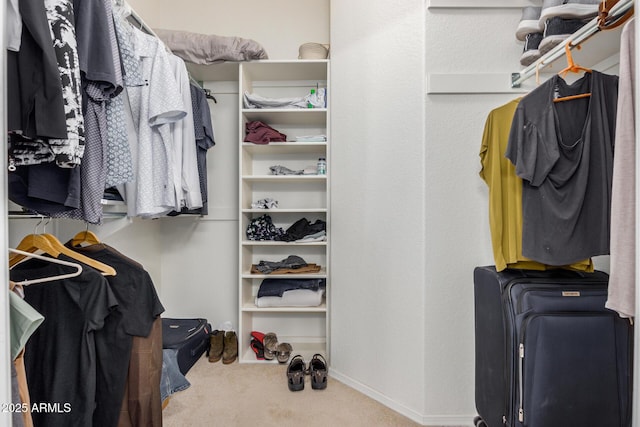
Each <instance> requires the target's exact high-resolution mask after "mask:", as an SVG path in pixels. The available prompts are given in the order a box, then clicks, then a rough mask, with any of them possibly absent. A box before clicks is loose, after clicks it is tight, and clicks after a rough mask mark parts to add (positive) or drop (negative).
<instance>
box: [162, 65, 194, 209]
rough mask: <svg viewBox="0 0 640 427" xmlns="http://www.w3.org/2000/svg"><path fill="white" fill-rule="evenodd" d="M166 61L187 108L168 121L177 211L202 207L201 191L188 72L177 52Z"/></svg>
mask: <svg viewBox="0 0 640 427" xmlns="http://www.w3.org/2000/svg"><path fill="white" fill-rule="evenodd" d="M169 64H170V66H171V68H172V70H173V74H174V76H175V79H176V82H177V87H178V91H179V94H180V97H181V99H182V103H183V106H184V110H185V112H186V115H185V116H184V118H183V119H182V120H178V121H176V122H173V123H171V134H172V145H173V186H174V189H175V200H176V202H175V210H176V211H180V210H181V209H182V208H183V207H186V208H187V209H198V208H201V207H202V193H201V192H200V177H199V176H198V158H197V155H196V151H197V147H196V133H195V128H194V120H193V106H192V100H191V89H190V86H189V73H188V71H187V67H186V65H185V63H184V61H183V60H182V59H180V58H178V57H177V56H176V55H169Z"/></svg>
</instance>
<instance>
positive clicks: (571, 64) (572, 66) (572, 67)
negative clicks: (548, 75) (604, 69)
mask: <svg viewBox="0 0 640 427" xmlns="http://www.w3.org/2000/svg"><path fill="white" fill-rule="evenodd" d="M576 47H577V48H578V49H580V45H578V46H576ZM564 50H565V53H566V56H567V67H566V68H565V69H563V70H561V71H560V72H559V73H558V74H559V75H561V76H562V77H565V76H566V75H567V73H569V72H572V73H579V72H581V71H582V72H585V73H590V72H591V69H590V68H586V67H583V66H581V65H578V64H576V63H575V61H574V60H573V55H572V54H571V42H568V43H566V44H565V45H564ZM590 96H591V92H588V93H579V94H577V95H569V96H562V97H560V98H555V99H554V100H553V102H563V101H571V100H573V99H580V98H588V97H590Z"/></svg>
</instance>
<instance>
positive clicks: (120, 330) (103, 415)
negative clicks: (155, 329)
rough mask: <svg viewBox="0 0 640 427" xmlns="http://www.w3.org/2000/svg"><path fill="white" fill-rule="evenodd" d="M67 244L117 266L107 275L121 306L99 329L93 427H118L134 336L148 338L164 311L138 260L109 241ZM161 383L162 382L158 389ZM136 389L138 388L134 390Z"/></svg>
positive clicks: (77, 250) (149, 277)
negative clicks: (75, 245)
mask: <svg viewBox="0 0 640 427" xmlns="http://www.w3.org/2000/svg"><path fill="white" fill-rule="evenodd" d="M67 246H68V247H70V248H72V249H73V250H74V251H76V252H78V253H81V254H83V255H86V256H88V257H89V258H92V259H95V260H97V261H100V262H103V263H105V264H108V265H110V266H112V267H113V268H115V270H116V271H117V272H118V274H116V275H115V276H109V277H107V280H108V283H109V288H110V289H111V291H112V292H113V293H114V295H115V298H116V300H117V301H118V306H117V307H115V308H114V310H113V312H112V313H111V315H110V316H109V317H108V318H107V319H106V320H105V323H104V327H103V328H102V329H101V330H100V331H96V352H97V354H98V358H97V361H98V364H97V371H98V376H97V386H96V409H95V411H94V413H93V424H92V425H93V427H116V426H117V425H118V420H119V418H120V412H121V407H122V402H123V399H124V395H125V388H126V384H127V378H128V375H129V371H130V370H129V366H130V362H131V354H132V351H133V337H147V336H149V334H150V333H151V329H152V326H153V323H154V321H155V320H156V319H157V318H159V316H160V314H161V313H163V312H164V307H163V306H162V303H161V302H160V299H159V298H158V294H157V293H156V289H155V287H154V284H153V281H152V280H151V276H149V273H148V272H147V271H146V270H145V269H144V268H143V267H142V266H141V265H140V264H139V263H137V262H136V261H134V260H132V259H130V258H128V257H126V256H125V255H123V254H121V253H120V252H118V251H117V250H116V249H114V248H113V247H110V246H108V245H106V244H95V245H91V246H86V247H73V246H71V245H70V243H67ZM159 387H160V385H159V384H158V388H159ZM134 390H135V389H134Z"/></svg>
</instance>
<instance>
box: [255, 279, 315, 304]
mask: <svg viewBox="0 0 640 427" xmlns="http://www.w3.org/2000/svg"><path fill="white" fill-rule="evenodd" d="M325 289H326V281H325V279H264V280H263V281H262V283H261V284H260V288H259V289H258V295H257V296H256V306H257V307H261V308H264V307H317V306H319V305H321V304H322V297H323V295H324V292H325Z"/></svg>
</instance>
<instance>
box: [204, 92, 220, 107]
mask: <svg viewBox="0 0 640 427" xmlns="http://www.w3.org/2000/svg"><path fill="white" fill-rule="evenodd" d="M202 90H203V91H204V96H205V97H207V99H213V102H215V103H216V104H217V103H218V100H217V99H216V97H215V96H213V94H212V93H211V90H210V89H202Z"/></svg>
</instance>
